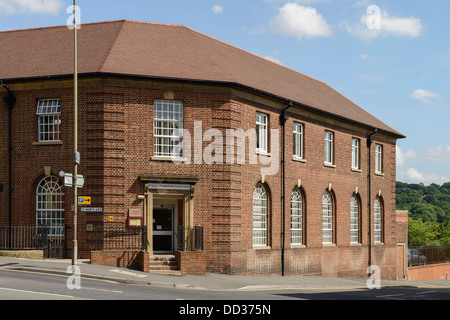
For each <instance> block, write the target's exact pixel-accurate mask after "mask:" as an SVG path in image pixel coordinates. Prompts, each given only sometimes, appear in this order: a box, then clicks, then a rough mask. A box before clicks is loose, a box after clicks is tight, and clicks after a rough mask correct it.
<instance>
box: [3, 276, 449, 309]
mask: <svg viewBox="0 0 450 320" xmlns="http://www.w3.org/2000/svg"><path fill="white" fill-rule="evenodd" d="M67 283H68V276H63V275H51V274H40V273H32V272H26V271H16V270H6V269H3V270H0V300H154V301H191V304H192V303H197V304H198V303H200V302H201V301H222V302H223V301H227V302H230V301H234V302H235V303H236V302H237V303H239V301H245V302H246V303H249V302H250V301H253V303H255V302H257V301H292V300H379V301H391V300H450V288H430V289H428V288H427V289H424V288H416V287H408V286H405V287H392V288H383V289H380V290H368V289H367V290H338V289H334V290H331V289H314V290H312V289H303V290H300V289H299V290H295V289H283V290H281V289H279V290H274V289H270V290H269V289H267V290H198V289H197V290H194V289H186V288H171V287H157V286H148V285H130V284H121V283H115V282H109V281H103V280H93V279H85V278H82V279H81V280H80V283H79V284H80V288H79V289H76V288H75V289H72V290H71V289H69V288H68V286H67ZM73 283H74V282H71V284H73Z"/></svg>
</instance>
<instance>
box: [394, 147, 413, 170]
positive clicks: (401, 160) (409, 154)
mask: <svg viewBox="0 0 450 320" xmlns="http://www.w3.org/2000/svg"><path fill="white" fill-rule="evenodd" d="M396 149H397V151H396V155H397V161H396V162H397V165H398V166H403V165H404V164H405V160H406V159H414V158H415V157H416V151H414V150H412V149H410V150H408V151H406V152H403V150H402V148H400V147H399V146H397V147H396Z"/></svg>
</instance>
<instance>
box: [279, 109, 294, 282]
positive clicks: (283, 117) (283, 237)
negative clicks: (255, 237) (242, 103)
mask: <svg viewBox="0 0 450 320" xmlns="http://www.w3.org/2000/svg"><path fill="white" fill-rule="evenodd" d="M291 107H292V102H290V103H289V105H288V106H287V107H285V108H284V109H283V110H282V111H281V115H280V125H281V129H282V134H281V138H282V139H283V140H282V141H283V142H282V147H281V149H282V151H281V153H282V154H281V167H282V169H281V207H282V219H281V223H282V228H281V229H282V231H281V275H282V276H283V277H284V252H285V242H286V241H285V240H286V221H285V220H286V219H285V218H286V201H285V199H286V152H285V148H286V143H285V140H286V139H285V134H286V121H287V120H288V119H289V116H287V115H286V110H287V109H289V108H291Z"/></svg>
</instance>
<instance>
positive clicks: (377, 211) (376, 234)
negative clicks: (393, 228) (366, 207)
mask: <svg viewBox="0 0 450 320" xmlns="http://www.w3.org/2000/svg"><path fill="white" fill-rule="evenodd" d="M382 239H383V210H382V201H381V199H380V197H378V196H377V197H376V198H375V202H374V204H373V240H374V242H375V243H381V242H382Z"/></svg>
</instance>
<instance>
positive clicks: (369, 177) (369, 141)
mask: <svg viewBox="0 0 450 320" xmlns="http://www.w3.org/2000/svg"><path fill="white" fill-rule="evenodd" d="M377 132H378V129H377V128H375V130H374V131H373V132H372V133H371V134H369V136H368V137H367V150H368V160H367V161H368V166H369V169H368V175H367V186H368V187H367V190H368V191H367V193H368V197H367V198H368V202H367V209H368V213H369V235H368V237H369V261H368V264H369V268H370V267H371V266H372V214H371V210H372V161H371V160H372V150H371V149H372V143H373V139H372V136H373V135H374V134H376V133H377ZM370 275H371V274H370Z"/></svg>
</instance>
